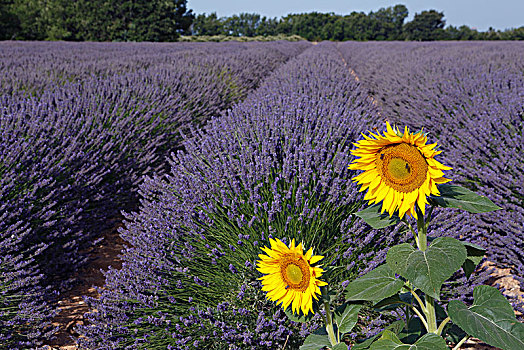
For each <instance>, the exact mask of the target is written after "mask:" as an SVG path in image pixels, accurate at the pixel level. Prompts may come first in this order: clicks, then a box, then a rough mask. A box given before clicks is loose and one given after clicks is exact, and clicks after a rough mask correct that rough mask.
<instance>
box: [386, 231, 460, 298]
mask: <svg viewBox="0 0 524 350" xmlns="http://www.w3.org/2000/svg"><path fill="white" fill-rule="evenodd" d="M466 257H467V251H466V248H465V247H464V245H463V244H462V242H460V241H458V240H456V239H454V238H450V237H439V238H437V239H435V240H434V241H433V242H432V243H431V245H430V246H429V247H428V248H427V249H426V250H425V251H421V250H415V248H413V247H412V246H411V245H409V244H407V243H403V244H400V245H396V246H394V247H392V248H391V249H390V250H389V251H388V253H387V256H386V263H387V265H388V266H389V267H390V268H391V270H392V271H394V272H396V273H398V274H400V275H401V276H402V277H404V278H406V279H407V280H408V281H410V282H411V283H413V286H415V287H416V288H419V289H420V290H421V291H423V292H424V293H426V294H427V295H429V296H431V297H433V298H435V299H437V300H440V288H441V287H442V284H443V283H444V282H445V281H446V280H447V279H448V278H450V277H451V276H452V275H453V273H455V271H457V270H458V269H459V268H460V267H461V266H462V264H463V263H464V261H466Z"/></svg>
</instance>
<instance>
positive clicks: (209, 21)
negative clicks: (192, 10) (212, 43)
mask: <svg viewBox="0 0 524 350" xmlns="http://www.w3.org/2000/svg"><path fill="white" fill-rule="evenodd" d="M192 34H193V35H221V34H225V30H224V22H223V21H222V19H221V18H218V17H217V14H216V12H212V13H210V14H209V15H206V14H205V13H203V14H199V15H197V16H196V17H195V20H194V21H193V30H192Z"/></svg>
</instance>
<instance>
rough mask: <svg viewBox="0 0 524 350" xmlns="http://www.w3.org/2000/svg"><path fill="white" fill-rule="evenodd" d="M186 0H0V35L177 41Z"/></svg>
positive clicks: (189, 19) (186, 25) (186, 18)
mask: <svg viewBox="0 0 524 350" xmlns="http://www.w3.org/2000/svg"><path fill="white" fill-rule="evenodd" d="M193 19H194V15H193V12H192V11H191V10H189V9H187V0H74V1H72V0H0V40H70V41H176V40H177V39H178V37H179V36H180V35H183V34H190V33H191V32H190V27H191V24H192V23H193Z"/></svg>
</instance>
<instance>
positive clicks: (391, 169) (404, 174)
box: [388, 158, 411, 180]
mask: <svg viewBox="0 0 524 350" xmlns="http://www.w3.org/2000/svg"><path fill="white" fill-rule="evenodd" d="M388 173H389V174H390V175H391V177H393V178H395V179H396V180H405V179H407V178H408V177H410V176H411V167H410V166H409V163H408V162H407V161H406V160H404V159H402V158H391V160H390V161H389V164H388Z"/></svg>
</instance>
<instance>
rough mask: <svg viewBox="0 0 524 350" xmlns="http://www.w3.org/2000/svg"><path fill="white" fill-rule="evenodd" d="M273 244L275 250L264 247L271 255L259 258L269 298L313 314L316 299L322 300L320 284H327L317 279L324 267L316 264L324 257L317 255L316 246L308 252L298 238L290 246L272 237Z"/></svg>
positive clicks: (261, 278)
mask: <svg viewBox="0 0 524 350" xmlns="http://www.w3.org/2000/svg"><path fill="white" fill-rule="evenodd" d="M270 243H271V249H270V248H268V247H264V248H262V250H263V251H264V252H265V253H266V254H267V255H263V254H260V255H259V257H260V260H258V261H257V264H258V266H257V270H258V271H260V272H261V273H263V274H265V276H262V277H260V278H259V279H260V280H262V285H263V287H262V290H263V291H265V292H267V295H266V297H267V298H268V299H269V300H271V301H276V302H277V304H279V303H281V304H282V307H283V308H284V309H287V307H288V306H289V305H290V304H292V310H293V313H296V314H298V311H299V310H300V309H302V312H303V313H304V315H307V314H308V313H309V312H310V311H311V312H312V313H313V298H315V300H318V296H317V294H320V288H319V287H320V286H324V285H326V284H327V283H326V282H323V281H320V280H318V279H317V278H319V277H320V276H322V273H323V272H324V270H322V269H321V268H320V267H315V266H312V265H313V264H315V263H316V262H318V261H320V260H321V259H322V258H323V256H320V255H315V256H314V255H313V249H312V248H310V249H309V250H308V251H307V253H306V254H305V255H304V251H303V248H302V243H300V244H299V245H298V246H295V240H294V239H293V240H292V241H291V244H290V246H289V248H288V247H287V246H286V245H285V244H284V243H283V242H282V241H280V240H279V239H270Z"/></svg>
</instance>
